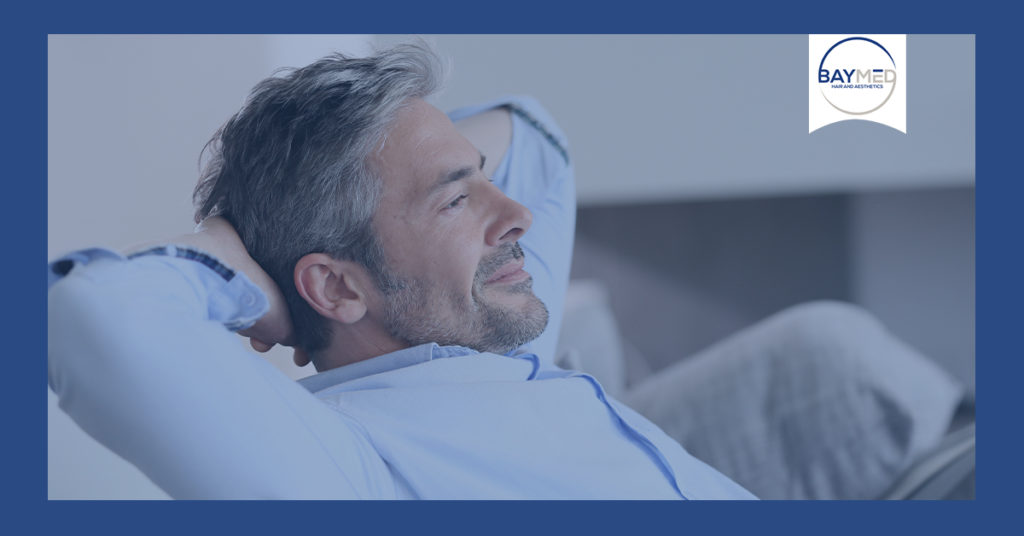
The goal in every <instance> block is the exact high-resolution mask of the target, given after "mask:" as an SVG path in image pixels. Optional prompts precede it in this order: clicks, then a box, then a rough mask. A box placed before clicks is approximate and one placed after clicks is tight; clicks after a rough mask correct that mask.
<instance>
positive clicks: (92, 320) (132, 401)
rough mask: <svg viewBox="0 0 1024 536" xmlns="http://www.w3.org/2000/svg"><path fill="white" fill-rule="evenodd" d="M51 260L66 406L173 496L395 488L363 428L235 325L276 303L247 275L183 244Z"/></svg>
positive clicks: (363, 494) (53, 372) (52, 329)
mask: <svg viewBox="0 0 1024 536" xmlns="http://www.w3.org/2000/svg"><path fill="white" fill-rule="evenodd" d="M48 270H49V291H48V299H47V308H48V373H49V378H48V379H49V385H50V387H51V388H52V389H53V391H54V392H55V393H56V394H57V396H58V397H59V400H60V407H61V408H62V409H63V410H64V411H65V412H67V413H68V414H69V415H70V416H71V418H72V419H73V420H74V421H75V422H76V423H77V424H78V425H79V426H81V427H82V429H83V430H85V431H86V432H87V433H88V434H89V435H91V436H92V437H93V438H95V439H96V440H98V441H99V442H100V443H102V444H103V445H105V446H106V447H107V448H109V449H111V450H112V451H114V452H115V453H116V454H118V455H120V456H121V457H123V458H125V459H126V460H127V461H129V462H131V463H132V464H134V465H136V466H137V467H138V468H139V469H140V470H141V471H142V472H143V473H145V474H146V476H148V477H149V478H150V479H151V480H152V481H153V482H154V483H156V484H157V485H158V486H160V487H161V488H162V489H163V490H164V491H166V492H167V493H168V494H169V495H170V496H172V497H175V498H184V499H245V498H292V499H314V498H317V499H322V498H387V497H389V496H393V494H394V486H393V482H392V480H391V478H390V476H389V473H388V471H387V468H386V466H385V464H384V462H383V461H382V460H381V458H380V457H379V455H378V454H377V453H376V452H375V451H374V449H373V448H372V445H371V444H370V443H369V441H368V439H367V438H366V437H365V434H363V433H361V432H360V428H359V425H358V424H357V423H355V422H353V421H351V420H350V419H348V418H347V417H346V416H345V415H343V414H340V413H338V412H335V411H333V410H331V409H330V408H328V407H327V406H326V405H325V404H323V403H322V402H320V401H319V400H317V399H316V398H315V397H314V396H313V395H312V394H310V393H309V392H308V391H306V390H305V389H303V388H302V387H301V386H299V385H298V384H296V383H295V382H293V381H291V380H290V379H288V377H287V376H285V375H284V374H283V373H281V372H280V371H278V370H277V369H275V368H274V367H273V366H272V365H271V364H270V363H269V362H267V361H266V360H264V359H262V358H260V357H259V356H257V355H255V354H253V353H251V352H249V351H247V350H246V349H245V348H244V346H243V341H242V340H241V339H239V338H238V337H237V336H235V335H232V334H231V330H235V329H242V328H244V327H247V326H249V325H251V324H252V323H253V322H254V321H255V320H256V319H258V318H259V317H260V316H261V315H263V314H264V313H265V312H266V310H267V300H266V297H265V296H264V295H263V293H262V292H261V291H260V290H259V288H258V287H257V286H256V285H254V284H253V283H252V282H250V281H249V280H248V279H247V278H246V276H245V275H244V274H242V273H241V272H235V271H233V270H231V269H230V268H229V267H227V266H225V265H223V264H221V263H220V262H219V261H218V260H217V259H215V258H213V257H212V256H210V255H207V254H205V253H202V252H199V251H196V250H193V249H190V248H183V247H174V246H167V247H160V248H155V249H154V250H150V251H147V252H144V254H141V255H138V256H133V257H132V258H125V257H123V256H121V255H119V254H117V253H114V252H112V251H109V250H102V249H92V250H83V251H79V252H76V253H74V254H71V255H69V256H66V257H64V258H61V259H59V260H57V261H55V262H53V263H51V264H50V265H49V266H48Z"/></svg>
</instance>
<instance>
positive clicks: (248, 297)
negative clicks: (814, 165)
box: [242, 293, 256, 307]
mask: <svg viewBox="0 0 1024 536" xmlns="http://www.w3.org/2000/svg"><path fill="white" fill-rule="evenodd" d="M255 304H256V297H255V296H253V295H252V294H248V293H246V294H242V305H244V306H246V307H252V306H253V305H255Z"/></svg>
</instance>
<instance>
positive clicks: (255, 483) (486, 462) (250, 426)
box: [48, 98, 753, 499]
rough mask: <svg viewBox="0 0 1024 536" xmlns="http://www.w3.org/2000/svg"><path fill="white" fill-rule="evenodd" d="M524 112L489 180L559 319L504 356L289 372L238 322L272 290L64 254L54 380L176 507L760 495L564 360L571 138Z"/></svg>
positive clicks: (55, 300)
mask: <svg viewBox="0 0 1024 536" xmlns="http://www.w3.org/2000/svg"><path fill="white" fill-rule="evenodd" d="M504 104H508V105H510V106H511V107H512V108H513V110H514V114H513V129H514V131H513V141H512V146H511V147H510V148H509V150H508V152H507V153H506V156H505V158H504V159H503V160H502V162H501V163H500V165H499V167H498V171H497V172H496V173H495V177H494V180H495V183H496V184H498V185H499V186H500V187H501V188H502V189H503V190H504V191H506V192H507V193H508V194H509V195H510V196H511V197H513V198H515V199H517V200H518V201H520V202H522V203H524V204H525V205H526V206H527V207H529V208H530V209H531V210H532V211H533V213H534V224H533V227H532V228H531V230H530V231H529V232H528V233H527V235H526V236H525V237H524V238H523V239H522V241H521V242H522V245H523V247H524V250H526V252H527V257H526V269H527V271H529V272H530V273H531V274H532V275H533V277H534V288H535V291H536V292H537V294H538V296H539V297H540V298H541V299H542V300H543V301H544V302H545V303H546V305H547V306H548V308H549V310H550V311H551V322H550V324H549V326H548V328H547V330H546V331H545V333H544V334H543V335H542V336H541V337H540V338H539V339H538V340H536V341H534V342H533V343H531V344H530V345H528V346H526V347H524V348H521V349H520V350H518V351H515V352H512V353H510V355H508V356H500V355H495V354H488V353H477V352H475V351H473V350H470V349H467V348H461V347H439V346H437V345H436V344H426V345H421V346H417V347H413V348H407V349H404V350H401V351H398V352H394V353H391V354H387V355H383V356H379V357H376V358H373V359H369V360H366V361H363V362H359V363H355V364H352V365H349V366H345V367H340V368H336V369H333V370H330V371H326V372H323V373H321V374H317V375H314V376H312V377H310V378H306V379H304V380H301V381H300V382H299V383H296V382H293V381H291V380H289V379H288V378H287V377H285V376H284V375H283V374H281V373H280V372H279V371H277V370H276V369H274V368H273V366H271V365H270V364H269V363H268V362H266V361H265V360H263V359H261V358H260V357H259V356H256V355H254V354H252V353H251V352H248V351H246V350H245V349H244V347H243V345H242V343H241V341H240V340H239V339H238V337H236V336H234V335H232V334H231V333H230V331H229V329H225V327H227V328H230V329H240V328H242V327H244V326H246V325H249V324H251V323H252V322H253V321H255V319H257V318H259V316H260V315H262V314H264V313H265V311H266V308H267V302H266V298H265V296H263V294H262V293H261V292H260V291H259V289H258V288H257V287H256V286H255V285H253V284H252V283H251V282H250V281H249V280H248V279H247V278H246V277H245V275H244V274H242V273H236V272H233V271H232V270H230V268H228V267H225V266H223V265H222V264H220V263H219V262H218V261H217V260H216V259H213V258H212V257H209V256H206V255H204V254H202V253H201V252H196V251H195V250H190V249H186V248H176V247H173V246H170V247H167V248H159V249H156V250H154V251H151V252H149V253H150V254H147V255H142V256H137V257H134V258H132V259H126V258H124V257H123V256H121V255H118V254H116V253H113V252H110V251H107V250H99V249H93V250H83V251H80V252H76V253H75V254H72V255H71V256H68V257H65V258H63V259H59V260H58V261H56V262H54V263H51V265H50V274H51V283H50V291H49V295H48V315H49V317H48V320H49V339H48V341H49V348H48V350H49V361H48V363H49V382H50V386H51V388H52V389H53V390H54V392H56V393H57V395H58V396H59V398H60V405H61V407H62V408H63V409H64V410H65V411H66V412H67V413H68V414H69V415H71V417H72V418H73V419H75V421H76V422H77V423H78V424H79V425H80V426H81V427H82V428H83V429H85V431H86V432H88V433H89V434H90V435H92V436H93V437H95V438H96V439H98V440H99V441H100V442H101V443H103V444H104V445H106V446H107V447H109V448H110V449H112V450H113V451H114V452H116V453H118V454H119V455H121V456H123V457H124V458H125V459H127V460H128V461H130V462H132V463H134V464H135V465H136V466H138V467H139V468H140V469H141V470H142V471H143V472H144V473H145V474H146V475H147V476H149V477H150V478H151V479H152V480H153V481H154V482H155V483H156V484H157V485H159V486H160V487H161V488H163V489H164V490H165V491H167V493H168V494H170V495H171V496H172V497H176V498H384V499H395V498H397V499H404V498H430V499H588V498H594V499H598V498H599V499H679V498H691V499H694V498H697V499H718V498H739V499H749V498H753V496H752V495H751V494H749V493H748V492H747V491H746V490H744V489H743V488H742V487H740V486H739V485H737V484H735V483H733V482H732V481H731V480H729V479H728V478H726V477H725V476H723V475H721V474H720V473H719V472H717V471H715V470H714V469H712V468H710V467H708V466H707V465H705V464H704V463H702V462H700V461H699V460H697V459H695V458H693V457H692V456H690V455H689V454H688V453H686V451H685V450H683V448H682V447H680V446H679V444H678V443H676V442H675V441H674V440H672V439H671V438H669V437H668V436H666V435H665V434H664V433H663V432H662V431H661V430H660V429H658V428H657V427H656V426H655V425H653V424H652V423H651V422H650V421H648V420H647V419H645V418H643V417H642V416H640V415H639V414H637V413H635V412H634V411H632V410H630V409H629V408H627V407H625V406H624V405H622V404H621V403H619V402H617V401H615V400H613V399H612V398H611V397H610V396H608V395H607V394H605V393H604V390H603V389H602V388H601V386H600V385H599V384H598V382H597V381H596V380H594V379H593V378H592V377H590V376H588V375H586V374H582V373H578V372H573V371H564V370H560V369H558V368H556V367H554V366H553V365H551V360H552V355H553V353H554V347H555V343H556V342H557V341H556V337H557V333H558V327H559V324H560V321H561V315H562V309H563V301H564V295H565V288H566V285H567V282H568V273H569V262H570V258H571V249H572V235H573V221H574V218H575V198H574V186H573V175H572V167H571V163H569V161H568V159H567V145H565V141H564V135H563V134H562V133H561V131H560V130H558V128H557V126H555V125H554V123H553V122H552V121H551V120H550V117H549V116H548V115H547V113H546V112H545V111H544V110H543V109H542V108H541V107H540V106H539V105H538V104H537V103H536V102H534V101H532V100H530V99H524V98H514V99H509V100H502V101H497V102H494V103H490V104H488V105H484V106H482V107H477V108H474V109H467V110H462V111H459V112H455V113H453V117H454V118H456V119H458V118H461V117H465V116H467V115H470V114H472V113H476V112H479V111H481V110H483V109H487V108H489V107H492V106H495V105H504Z"/></svg>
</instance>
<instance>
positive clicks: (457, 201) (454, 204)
mask: <svg viewBox="0 0 1024 536" xmlns="http://www.w3.org/2000/svg"><path fill="white" fill-rule="evenodd" d="M467 197H469V196H468V195H466V194H462V195H460V196H459V197H456V198H455V199H454V200H453V201H452V202H451V203H448V204H447V205H446V206H445V207H444V208H445V209H449V208H455V207H457V206H459V205H461V204H462V200H463V199H465V198H467Z"/></svg>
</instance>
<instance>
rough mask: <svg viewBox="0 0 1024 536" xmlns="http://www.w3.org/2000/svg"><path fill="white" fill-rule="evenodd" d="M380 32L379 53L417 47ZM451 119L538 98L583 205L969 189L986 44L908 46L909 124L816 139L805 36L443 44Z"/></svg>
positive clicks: (854, 125) (932, 40)
mask: <svg viewBox="0 0 1024 536" xmlns="http://www.w3.org/2000/svg"><path fill="white" fill-rule="evenodd" d="M408 39H409V38H408V37H407V36H384V37H380V38H378V42H379V43H382V44H388V43H395V42H400V41H405V40H408ZM429 41H431V42H433V43H435V45H436V46H437V48H438V49H439V50H440V51H441V52H443V53H445V54H447V55H448V56H450V57H451V58H452V60H453V63H454V72H453V76H452V78H451V83H450V84H449V89H448V91H446V92H445V93H444V94H443V95H441V97H440V98H439V99H438V101H437V102H438V103H439V106H440V107H441V108H442V109H448V108H452V107H456V106H459V105H464V104H466V103H470V102H478V101H482V100H484V99H490V98H493V97H495V96H497V95H502V94H506V93H529V94H532V95H534V96H536V97H538V98H539V99H540V100H541V101H542V102H543V103H545V104H546V105H547V106H548V107H549V109H551V110H554V111H555V115H556V118H557V119H558V121H559V123H560V124H561V125H562V127H563V128H564V129H565V130H566V132H567V134H568V137H569V140H570V143H571V144H572V149H573V150H572V151H571V152H572V154H573V156H574V158H575V159H576V176H577V192H578V198H579V201H580V203H581V204H584V205H586V204H607V203H617V202H627V201H666V200H680V199H706V198H722V197H734V196H750V195H763V194H788V193H833V192H845V191H876V190H885V189H907V188H915V187H921V186H928V187H932V186H955V185H970V184H973V181H974V99H975V96H974V38H973V36H934V35H910V36H908V37H907V64H908V74H907V77H908V78H907V80H908V86H907V101H908V106H907V125H908V133H907V134H906V135H905V134H902V133H899V132H897V131H895V130H893V129H890V128H888V127H885V126H882V125H879V124H876V123H868V122H865V121H847V122H843V123H838V124H835V125H830V126H828V127H825V128H823V129H822V130H820V131H817V132H815V133H814V134H813V135H808V133H807V82H806V80H807V78H806V77H807V73H806V70H807V36H806V35H756V36H723V35H699V36H666V35H640V36H601V35H583V36H576V35H572V36H550V35H526V36H472V35H442V36H431V37H430V38H429Z"/></svg>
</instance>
